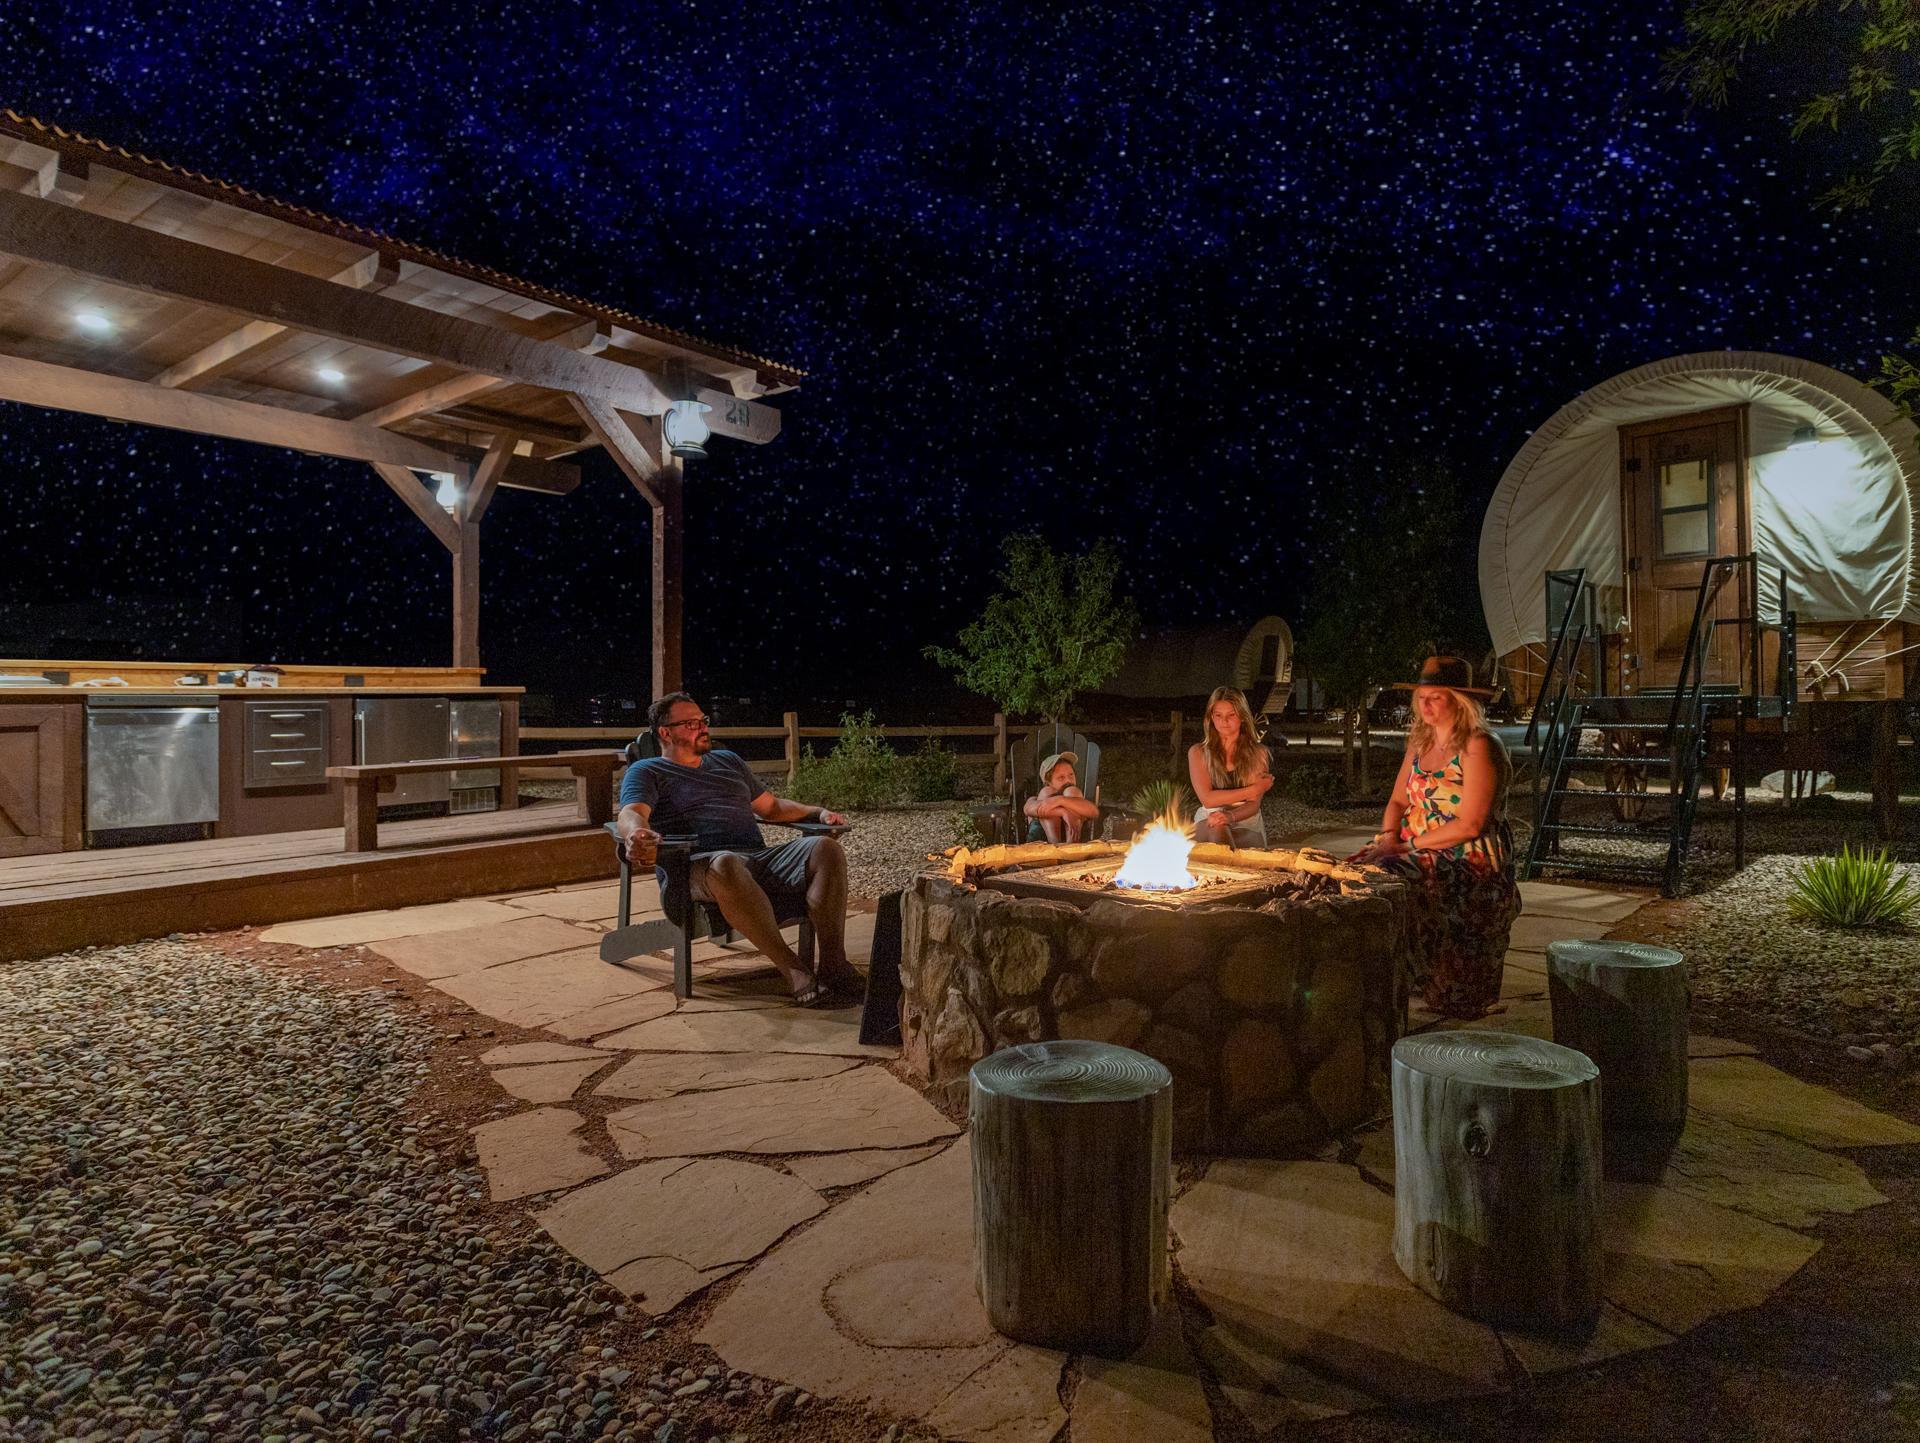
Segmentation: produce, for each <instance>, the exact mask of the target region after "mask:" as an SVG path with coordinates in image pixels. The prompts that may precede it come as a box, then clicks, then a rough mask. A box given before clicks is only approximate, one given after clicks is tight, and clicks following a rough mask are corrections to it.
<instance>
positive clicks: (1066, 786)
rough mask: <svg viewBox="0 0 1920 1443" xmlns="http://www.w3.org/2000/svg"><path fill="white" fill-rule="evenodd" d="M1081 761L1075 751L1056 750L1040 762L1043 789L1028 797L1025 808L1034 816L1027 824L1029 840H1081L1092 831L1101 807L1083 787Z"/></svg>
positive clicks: (1027, 812) (1031, 816)
mask: <svg viewBox="0 0 1920 1443" xmlns="http://www.w3.org/2000/svg"><path fill="white" fill-rule="evenodd" d="M1079 764H1080V758H1079V757H1077V756H1075V755H1074V754H1073V753H1072V752H1055V753H1054V754H1053V755H1052V756H1050V757H1048V758H1047V759H1046V760H1045V761H1043V762H1042V763H1040V783H1041V785H1040V790H1039V791H1037V792H1035V793H1034V794H1033V795H1032V796H1031V797H1028V798H1027V805H1026V807H1025V808H1024V810H1025V812H1026V814H1027V816H1029V817H1030V818H1032V821H1031V822H1030V823H1029V824H1028V826H1027V840H1028V841H1029V842H1038V841H1042V840H1045V841H1048V842H1054V843H1056V844H1057V843H1060V842H1078V841H1081V840H1083V839H1084V838H1085V837H1086V836H1087V835H1088V834H1089V832H1090V831H1091V830H1092V825H1093V823H1094V822H1095V820H1097V819H1098V818H1099V816H1100V808H1098V807H1097V806H1095V805H1094V804H1093V803H1092V802H1090V801H1088V800H1087V799H1086V797H1085V795H1084V794H1083V793H1082V792H1081V790H1080V785H1079V777H1078V775H1077V774H1076V773H1075V772H1074V768H1075V767H1076V766H1078V765H1079Z"/></svg>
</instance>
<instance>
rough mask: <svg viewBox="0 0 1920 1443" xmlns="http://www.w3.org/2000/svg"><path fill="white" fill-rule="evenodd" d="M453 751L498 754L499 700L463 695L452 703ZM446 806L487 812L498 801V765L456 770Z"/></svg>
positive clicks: (469, 754) (460, 754)
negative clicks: (462, 697) (464, 696)
mask: <svg viewBox="0 0 1920 1443" xmlns="http://www.w3.org/2000/svg"><path fill="white" fill-rule="evenodd" d="M452 717H453V755H454V756H456V757H497V756H499V755H500V703H499V702H497V701H492V700H488V699H484V698H466V699H462V700H456V701H455V702H454V703H453V712H452ZM450 785H451V791H450V793H449V796H448V802H449V807H448V810H450V811H455V812H490V811H492V810H493V809H494V808H495V807H497V806H499V805H500V772H499V769H498V768H486V769H482V768H478V767H476V768H474V769H473V770H471V771H459V772H455V773H454V774H453V776H452V777H451V779H450Z"/></svg>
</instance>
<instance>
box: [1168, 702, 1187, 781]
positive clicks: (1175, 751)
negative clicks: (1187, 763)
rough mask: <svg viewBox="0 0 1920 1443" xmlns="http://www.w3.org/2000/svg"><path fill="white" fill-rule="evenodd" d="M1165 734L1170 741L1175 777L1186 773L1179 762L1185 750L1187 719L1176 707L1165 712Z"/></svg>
mask: <svg viewBox="0 0 1920 1443" xmlns="http://www.w3.org/2000/svg"><path fill="white" fill-rule="evenodd" d="M1167 736H1168V738H1169V740H1170V743H1171V755H1172V766H1173V774H1174V776H1176V777H1181V776H1185V775H1186V770H1185V768H1183V767H1182V766H1181V765H1180V763H1181V762H1182V761H1184V760H1185V759H1186V758H1185V752H1186V750H1187V747H1186V741H1187V719H1186V717H1184V716H1183V715H1181V713H1180V712H1179V710H1178V709H1175V710H1173V711H1170V712H1168V713H1167Z"/></svg>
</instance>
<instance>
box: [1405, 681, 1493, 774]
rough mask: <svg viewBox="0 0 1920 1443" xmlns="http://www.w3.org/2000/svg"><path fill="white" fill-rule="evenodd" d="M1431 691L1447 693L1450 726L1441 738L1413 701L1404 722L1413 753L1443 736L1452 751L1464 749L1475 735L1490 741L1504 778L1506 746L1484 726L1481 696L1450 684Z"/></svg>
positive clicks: (1484, 715) (1483, 709) (1484, 711)
mask: <svg viewBox="0 0 1920 1443" xmlns="http://www.w3.org/2000/svg"><path fill="white" fill-rule="evenodd" d="M1433 690H1435V691H1444V692H1445V693H1446V694H1447V700H1448V701H1449V702H1451V703H1452V704H1453V725H1452V726H1450V727H1449V728H1448V729H1447V732H1446V735H1445V737H1444V738H1442V736H1441V733H1440V730H1439V728H1437V727H1432V726H1429V725H1428V724H1427V721H1426V718H1425V717H1423V716H1421V715H1420V708H1419V706H1418V705H1417V704H1416V705H1415V706H1414V708H1413V715H1412V717H1411V718H1410V719H1409V720H1408V723H1407V744H1408V745H1409V746H1411V747H1412V748H1413V751H1414V755H1415V756H1418V755H1419V754H1420V753H1421V752H1424V751H1425V750H1426V749H1427V748H1428V747H1430V746H1432V745H1433V744H1434V742H1435V741H1438V740H1442V739H1444V740H1445V742H1446V744H1447V745H1448V746H1449V747H1450V748H1452V750H1453V751H1455V752H1457V753H1458V752H1465V751H1466V749H1467V743H1468V742H1470V741H1472V740H1473V738H1474V736H1475V735H1476V734H1478V735H1480V736H1483V737H1485V738H1486V739H1487V741H1488V742H1489V743H1491V745H1492V749H1493V762H1494V765H1495V766H1496V767H1498V768H1499V769H1500V776H1501V777H1502V779H1504V778H1505V776H1506V773H1507V765H1508V762H1507V749H1506V747H1505V746H1504V745H1502V744H1501V741H1500V738H1499V737H1497V736H1495V735H1494V733H1493V730H1492V728H1490V727H1489V726H1488V725H1487V713H1486V709H1485V708H1484V707H1483V706H1481V704H1480V698H1478V697H1475V696H1468V695H1467V694H1466V693H1465V692H1463V691H1455V690H1454V689H1453V688H1452V687H1450V686H1438V687H1434V688H1433Z"/></svg>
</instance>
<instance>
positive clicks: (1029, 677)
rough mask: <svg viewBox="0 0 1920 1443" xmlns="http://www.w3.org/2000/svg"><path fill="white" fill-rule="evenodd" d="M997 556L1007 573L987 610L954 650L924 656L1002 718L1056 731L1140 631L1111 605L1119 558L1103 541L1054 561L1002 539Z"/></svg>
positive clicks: (1017, 539)
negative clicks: (1040, 722) (1038, 721)
mask: <svg viewBox="0 0 1920 1443" xmlns="http://www.w3.org/2000/svg"><path fill="white" fill-rule="evenodd" d="M1000 550H1001V553H1002V554H1003V555H1004V556H1005V557H1006V566H1005V569H1004V570H1002V571H1001V572H1000V575H999V582H1000V590H999V591H998V592H996V593H995V594H994V595H993V596H992V597H990V598H989V599H988V601H987V606H986V610H985V611H983V612H982V613H981V614H980V617H979V619H978V620H977V621H972V622H969V623H968V624H967V625H966V626H964V627H962V628H961V629H960V636H959V644H958V646H957V647H944V646H930V647H928V648H927V649H926V655H927V656H928V657H929V658H930V659H931V660H933V661H935V662H938V663H939V664H940V665H941V666H943V667H946V668H947V669H948V670H950V671H952V672H953V675H954V679H955V680H956V681H958V682H959V683H960V684H961V685H962V686H964V687H966V688H967V690H969V691H972V692H977V693H979V694H980V695H981V696H984V697H986V698H988V699H989V700H991V701H992V702H993V703H994V704H995V705H996V706H998V707H999V708H1000V710H1002V711H1004V712H1008V713H1010V714H1022V713H1024V714H1037V715H1039V716H1041V717H1042V718H1044V719H1046V720H1048V721H1065V720H1066V719H1067V709H1068V708H1069V707H1070V706H1071V705H1072V704H1073V699H1074V698H1075V697H1076V696H1078V695H1079V694H1080V693H1081V692H1084V691H1090V690H1092V689H1093V688H1094V687H1097V686H1099V685H1100V683H1101V682H1103V681H1105V680H1106V679H1107V678H1108V677H1110V676H1112V675H1113V674H1114V673H1115V672H1116V671H1118V670H1119V669H1120V663H1121V660H1122V659H1123V658H1124V657H1125V656H1126V653H1127V647H1128V646H1129V645H1130V644H1131V643H1132V641H1133V639H1134V635H1135V633H1136V632H1137V631H1138V630H1139V626H1140V619H1139V614H1138V613H1137V612H1136V611H1135V610H1134V605H1133V601H1132V600H1131V598H1128V597H1124V596H1119V597H1116V596H1115V595H1114V582H1115V581H1116V580H1117V579H1118V577H1119V575H1120V557H1119V555H1118V553H1116V552H1115V551H1114V549H1113V547H1112V546H1111V545H1110V544H1108V543H1107V542H1105V541H1101V542H1097V543H1095V545H1094V546H1093V548H1092V549H1091V550H1090V551H1088V552H1086V553H1085V554H1084V555H1080V556H1071V557H1069V556H1062V555H1060V554H1058V553H1057V552H1055V551H1054V550H1053V548H1052V547H1050V546H1048V545H1047V543H1046V541H1045V540H1044V539H1042V538H1041V537H1039V536H1032V535H1019V536H1009V537H1008V538H1007V539H1006V540H1005V541H1003V542H1001V543H1000Z"/></svg>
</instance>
